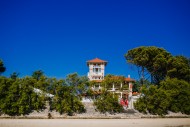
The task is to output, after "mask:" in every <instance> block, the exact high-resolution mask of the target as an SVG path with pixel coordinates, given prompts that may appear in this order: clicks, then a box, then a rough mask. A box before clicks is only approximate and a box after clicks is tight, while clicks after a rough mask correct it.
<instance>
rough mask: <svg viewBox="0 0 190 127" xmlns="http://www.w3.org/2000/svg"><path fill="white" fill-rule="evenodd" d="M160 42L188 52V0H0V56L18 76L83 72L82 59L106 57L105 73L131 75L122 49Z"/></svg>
mask: <svg viewBox="0 0 190 127" xmlns="http://www.w3.org/2000/svg"><path fill="white" fill-rule="evenodd" d="M138 46H158V47H163V48H165V49H166V50H168V51H169V52H171V53H172V54H173V55H184V56H186V57H190V1H189V0H123V1H120V0H115V1H112V0H107V1H105V0H86V1H83V0H76V1H73V0H60V1H58V0H44V1H41V0H23V1H20V0H13V1H12V0H1V1H0V58H1V59H2V60H3V61H4V64H5V66H6V68H7V70H6V72H5V73H4V74H3V75H5V76H9V75H10V74H11V73H13V72H18V73H20V77H22V76H26V75H31V74H32V72H33V71H35V70H39V69H41V70H43V71H44V72H45V74H46V75H47V76H50V77H57V78H62V77H65V76H66V75H67V74H69V73H73V72H78V73H79V74H80V75H86V74H87V71H88V68H87V66H86V61H87V60H90V59H93V58H95V57H98V58H100V59H103V60H107V61H108V62H109V63H108V65H107V67H106V73H111V74H116V75H125V76H127V75H128V74H131V77H133V78H135V79H137V78H138V75H137V73H136V70H135V69H133V68H131V66H129V65H128V64H127V63H126V60H125V58H124V54H125V53H126V52H127V51H128V50H130V49H132V48H135V47H138Z"/></svg>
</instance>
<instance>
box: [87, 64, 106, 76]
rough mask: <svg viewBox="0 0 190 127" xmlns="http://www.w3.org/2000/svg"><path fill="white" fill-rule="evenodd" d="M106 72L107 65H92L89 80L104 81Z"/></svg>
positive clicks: (90, 65)
mask: <svg viewBox="0 0 190 127" xmlns="http://www.w3.org/2000/svg"><path fill="white" fill-rule="evenodd" d="M104 72H105V64H104V63H90V64H89V72H88V78H89V79H90V80H103V79H104Z"/></svg>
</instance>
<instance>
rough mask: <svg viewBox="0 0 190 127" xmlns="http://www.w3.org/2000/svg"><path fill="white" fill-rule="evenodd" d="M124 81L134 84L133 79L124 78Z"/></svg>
mask: <svg viewBox="0 0 190 127" xmlns="http://www.w3.org/2000/svg"><path fill="white" fill-rule="evenodd" d="M125 81H127V82H135V80H134V79H132V78H129V77H127V78H125Z"/></svg>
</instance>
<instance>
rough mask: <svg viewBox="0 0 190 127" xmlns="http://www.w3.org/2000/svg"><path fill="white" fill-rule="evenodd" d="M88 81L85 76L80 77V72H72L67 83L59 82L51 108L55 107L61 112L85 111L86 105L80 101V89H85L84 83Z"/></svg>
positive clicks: (71, 113) (70, 113) (69, 113)
mask: <svg viewBox="0 0 190 127" xmlns="http://www.w3.org/2000/svg"><path fill="white" fill-rule="evenodd" d="M84 81H86V79H84V77H79V76H78V74H76V73H74V74H70V75H68V76H67V78H66V82H64V83H65V84H62V83H63V82H59V81H58V82H57V84H56V86H55V87H54V88H55V89H56V92H55V97H54V98H53V102H52V104H51V109H55V110H56V111H58V112H59V113H60V114H62V113H67V114H68V115H73V113H75V112H76V113H82V112H85V109H84V105H83V104H82V102H81V101H80V98H79V97H80V96H78V95H79V93H80V90H81V89H83V85H84V84H83V83H84Z"/></svg>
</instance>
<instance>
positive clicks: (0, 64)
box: [0, 59, 6, 75]
mask: <svg viewBox="0 0 190 127" xmlns="http://www.w3.org/2000/svg"><path fill="white" fill-rule="evenodd" d="M5 70H6V68H5V67H4V63H3V61H2V60H1V59H0V75H1V73H3V72H5Z"/></svg>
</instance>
